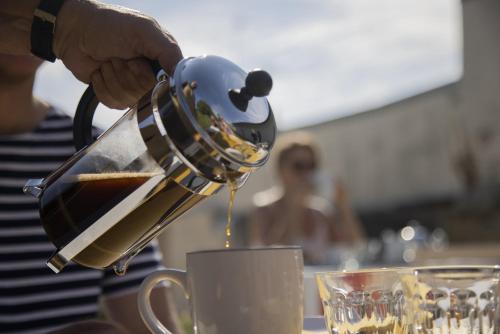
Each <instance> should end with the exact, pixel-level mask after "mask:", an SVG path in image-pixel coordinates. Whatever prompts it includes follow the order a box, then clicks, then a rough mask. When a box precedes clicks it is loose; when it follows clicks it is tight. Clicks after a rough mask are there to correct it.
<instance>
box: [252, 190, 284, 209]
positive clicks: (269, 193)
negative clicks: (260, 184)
mask: <svg viewBox="0 0 500 334" xmlns="http://www.w3.org/2000/svg"><path fill="white" fill-rule="evenodd" d="M282 196H283V191H282V190H281V188H279V187H272V188H270V189H267V190H264V191H261V192H258V193H256V194H255V195H254V196H253V198H252V201H253V205H254V207H255V208H257V209H259V208H266V207H270V206H273V205H274V204H276V202H278V201H279V199H280V198H281V197H282Z"/></svg>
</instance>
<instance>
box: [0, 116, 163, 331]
mask: <svg viewBox="0 0 500 334" xmlns="http://www.w3.org/2000/svg"><path fill="white" fill-rule="evenodd" d="M74 152H75V151H74V148H73V139H72V120H71V119H70V118H69V117H67V116H64V115H63V114H62V113H60V112H58V111H56V110H52V111H51V112H50V113H49V115H48V116H47V117H46V119H45V120H44V121H43V122H42V123H41V124H40V125H39V127H38V128H37V129H36V130H34V131H33V132H31V133H26V134H21V135H13V136H0V333H25V334H28V333H29V334H37V333H47V332H49V331H50V330H52V329H54V328H57V327H59V326H61V325H64V324H67V323H69V322H73V321H78V320H82V319H86V318H93V317H95V316H96V315H97V312H98V299H99V297H100V296H103V295H107V296H109V295H112V294H119V293H127V292H129V291H132V290H136V289H137V288H138V286H139V284H140V283H141V282H142V280H143V279H144V278H145V276H146V275H148V274H149V273H151V272H152V271H154V270H156V269H158V268H159V263H160V260H161V259H160V256H159V254H158V252H157V251H156V249H155V248H154V247H152V246H150V247H147V248H146V249H145V250H143V251H142V253H141V254H139V255H138V256H137V257H136V258H135V259H134V261H133V262H132V265H131V266H130V268H129V270H128V273H127V274H126V275H125V276H123V277H118V276H116V275H115V274H114V273H113V272H112V271H98V270H91V269H86V268H83V267H80V266H77V265H74V264H70V265H68V267H66V268H65V269H64V270H63V272H61V273H59V274H57V275H56V274H54V273H52V271H51V270H50V269H48V268H47V267H46V265H45V261H46V260H47V259H48V258H49V257H50V256H51V254H52V253H53V251H54V249H55V248H54V246H53V245H52V244H51V243H50V242H49V241H48V239H47V237H46V235H45V233H44V230H43V228H42V226H41V223H40V220H39V213H38V204H37V200H36V199H35V198H32V197H30V196H27V195H25V194H23V192H22V187H23V185H24V184H25V183H26V180H27V179H30V178H43V177H45V176H47V175H48V174H49V173H50V172H51V171H53V170H54V169H56V168H57V167H58V166H60V165H61V164H62V163H63V162H64V161H65V160H67V159H68V158H69V157H70V156H71V155H72V154H73V153H74Z"/></svg>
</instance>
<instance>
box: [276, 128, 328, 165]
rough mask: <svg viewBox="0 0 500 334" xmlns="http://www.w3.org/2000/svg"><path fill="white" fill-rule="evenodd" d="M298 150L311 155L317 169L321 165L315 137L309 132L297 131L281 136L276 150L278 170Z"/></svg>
mask: <svg viewBox="0 0 500 334" xmlns="http://www.w3.org/2000/svg"><path fill="white" fill-rule="evenodd" d="M297 149H305V150H308V151H309V152H310V153H311V158H312V160H313V163H314V165H315V167H317V166H318V164H319V153H318V151H319V150H318V147H317V144H316V142H315V140H314V139H313V137H312V136H311V135H310V134H308V133H307V132H303V131H295V132H288V133H286V134H282V135H280V137H279V138H278V142H277V143H276V146H275V148H274V150H273V151H274V153H275V154H276V159H277V160H276V162H277V167H278V170H280V169H282V168H283V167H284V166H285V163H286V162H287V160H288V158H289V156H290V154H291V153H292V152H293V151H295V150H297Z"/></svg>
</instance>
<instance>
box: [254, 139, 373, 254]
mask: <svg viewBox="0 0 500 334" xmlns="http://www.w3.org/2000/svg"><path fill="white" fill-rule="evenodd" d="M275 152H276V153H275V154H276V156H277V172H278V177H279V179H280V181H281V185H280V186H275V187H273V188H271V189H269V190H266V191H264V192H261V193H258V194H256V195H255V197H254V204H255V206H256V208H255V210H254V212H253V214H252V218H251V225H250V226H251V227H250V244H251V245H254V246H262V245H299V246H302V248H303V252H304V261H305V263H306V264H324V263H325V262H326V260H327V254H328V249H329V248H330V247H331V246H332V245H333V244H334V243H336V242H343V243H358V242H362V241H364V232H363V229H362V227H361V224H360V222H359V220H358V218H357V216H356V215H355V213H354V212H353V210H352V208H351V203H350V201H349V197H348V194H347V191H346V190H345V188H344V186H343V185H342V183H341V182H339V181H336V182H333V183H332V185H331V186H332V187H333V191H332V197H333V198H332V199H325V198H322V197H319V196H317V195H316V194H315V177H316V176H317V175H318V174H317V171H318V169H319V153H318V149H317V147H316V144H315V143H314V141H313V140H312V138H311V137H310V136H309V135H308V134H307V133H303V132H295V133H290V134H287V135H285V136H282V138H281V139H280V141H279V142H278V144H277V147H276V148H275ZM319 182H330V181H328V180H319Z"/></svg>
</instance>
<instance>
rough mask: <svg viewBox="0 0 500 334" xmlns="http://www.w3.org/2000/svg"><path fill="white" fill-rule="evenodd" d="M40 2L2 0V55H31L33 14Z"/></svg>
mask: <svg viewBox="0 0 500 334" xmlns="http://www.w3.org/2000/svg"><path fill="white" fill-rule="evenodd" d="M39 2H40V0H21V1H20V0H2V4H1V6H0V31H1V32H2V33H1V34H0V53H5V54H29V53H30V31H31V22H32V17H33V12H34V11H35V8H36V7H37V6H38V3H39Z"/></svg>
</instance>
